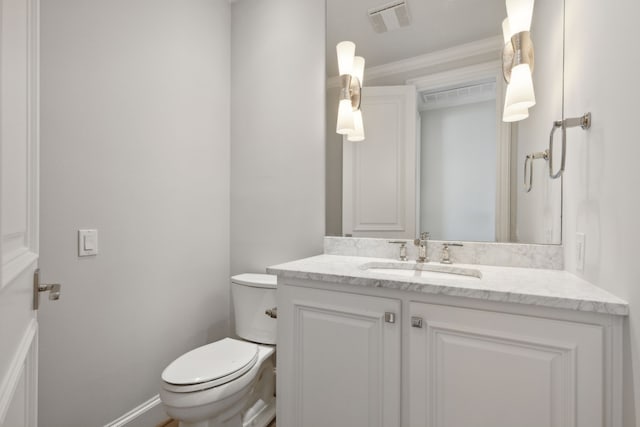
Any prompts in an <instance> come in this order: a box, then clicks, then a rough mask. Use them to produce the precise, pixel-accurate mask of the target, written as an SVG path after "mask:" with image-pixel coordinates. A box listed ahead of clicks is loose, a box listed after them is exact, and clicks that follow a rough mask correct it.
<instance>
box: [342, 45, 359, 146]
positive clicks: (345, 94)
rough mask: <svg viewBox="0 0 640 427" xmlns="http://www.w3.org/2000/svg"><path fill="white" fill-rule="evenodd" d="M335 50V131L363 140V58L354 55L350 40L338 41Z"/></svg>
mask: <svg viewBox="0 0 640 427" xmlns="http://www.w3.org/2000/svg"><path fill="white" fill-rule="evenodd" d="M336 51H337V53H338V69H339V72H340V84H341V89H340V104H339V105H338V122H337V125H336V132H337V133H339V134H341V135H346V136H347V140H348V141H363V140H364V124H363V122H362V111H360V92H361V90H362V81H363V78H364V58H363V57H361V56H354V54H355V51H356V45H355V44H354V43H353V42H350V41H344V42H340V43H338V45H337V46H336Z"/></svg>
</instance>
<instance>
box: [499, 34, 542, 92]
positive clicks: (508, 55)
mask: <svg viewBox="0 0 640 427" xmlns="http://www.w3.org/2000/svg"><path fill="white" fill-rule="evenodd" d="M520 64H528V65H529V69H530V70H531V73H533V68H534V65H535V55H534V49H533V41H532V40H531V33H530V32H529V31H521V32H519V33H517V34H514V35H513V36H511V42H510V43H505V45H504V48H503V49H502V75H503V76H504V81H505V82H507V83H510V82H511V70H512V69H513V68H514V67H516V66H517V65H520Z"/></svg>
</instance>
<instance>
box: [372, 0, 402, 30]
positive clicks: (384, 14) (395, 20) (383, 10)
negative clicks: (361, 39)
mask: <svg viewBox="0 0 640 427" xmlns="http://www.w3.org/2000/svg"><path fill="white" fill-rule="evenodd" d="M369 21H370V22H371V25H372V26H373V30H374V31H375V32H376V33H386V32H387V31H393V30H396V29H398V28H400V27H406V26H408V25H409V24H410V23H411V17H410V16H409V8H408V7H407V2H406V1H405V0H397V1H392V2H391V3H387V4H383V5H382V6H377V7H374V8H372V9H369Z"/></svg>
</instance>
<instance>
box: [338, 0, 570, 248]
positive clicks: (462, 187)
mask: <svg viewBox="0 0 640 427" xmlns="http://www.w3.org/2000/svg"><path fill="white" fill-rule="evenodd" d="M377 3H379V2H375V1H366V0H355V1H350V2H347V4H345V2H341V1H339V0H327V9H328V10H327V17H328V21H327V115H326V117H327V163H326V176H327V181H326V221H327V222H326V234H327V235H333V236H342V235H346V234H351V235H353V236H354V237H381V238H413V237H415V236H416V235H417V234H418V233H419V232H420V231H429V232H431V234H432V238H434V239H436V240H464V241H489V242H491V241H497V242H518V243H539V244H560V243H561V226H562V225H561V218H562V180H550V179H549V178H548V174H547V173H545V169H544V168H545V167H546V166H547V165H546V164H544V162H538V164H535V165H534V167H535V168H536V170H535V171H534V179H536V180H539V182H534V190H533V191H532V192H530V193H525V192H524V191H523V190H522V185H521V184H522V176H523V173H524V171H523V170H522V168H523V163H522V159H524V155H526V154H527V153H529V152H535V151H540V150H542V149H544V148H546V145H547V142H548V127H549V124H550V123H552V122H553V121H555V120H558V119H559V118H561V117H562V103H563V94H562V92H563V77H562V76H563V54H564V52H563V25H564V15H563V13H564V12H563V2H559V3H558V2H557V1H554V0H538V1H536V3H535V9H534V16H533V23H532V29H531V34H532V38H533V40H534V43H535V46H536V69H535V72H534V75H533V79H534V84H535V87H536V98H537V105H536V106H535V107H534V108H532V109H531V112H530V117H529V118H528V119H527V120H524V121H523V122H520V123H519V124H514V125H507V124H503V123H501V121H500V117H501V114H502V102H503V99H504V93H503V91H504V82H503V80H502V77H501V71H500V70H501V68H500V67H501V63H500V59H499V58H500V56H499V55H500V51H501V49H502V43H503V41H502V36H501V31H502V30H501V22H502V19H503V18H504V17H505V16H506V8H505V4H504V0H502V1H494V0H491V1H487V2H476V3H477V4H474V3H473V2H472V3H465V4H464V5H462V4H460V5H458V4H456V3H453V4H452V3H451V2H447V1H446V0H441V1H438V2H436V3H433V2H429V3H428V5H427V4H426V3H425V2H413V1H409V2H408V3H409V8H410V10H411V20H412V24H411V25H410V26H409V27H405V28H402V29H399V30H397V31H390V32H387V33H382V34H377V33H375V32H374V31H373V29H372V28H371V27H370V24H369V23H368V21H367V17H366V10H367V9H368V8H370V7H373V6H375V5H376V4H377ZM423 3H424V4H423ZM426 7H428V10H426V9H425V8H426ZM458 7H463V8H464V10H463V11H458V10H456V8H458ZM474 8H477V9H474ZM467 17H468V18H467ZM537 29H540V30H537ZM430 31H432V32H433V33H432V34H430V33H429V32H430ZM340 40H352V41H354V42H355V43H357V45H358V49H359V52H360V54H362V55H363V56H364V57H365V58H366V59H367V70H366V72H365V76H364V81H365V87H364V88H363V98H366V97H367V92H369V93H370V95H371V96H373V95H376V91H378V89H373V88H374V87H375V88H389V87H400V86H405V87H406V86H413V87H414V91H415V98H416V104H417V105H422V109H423V111H419V110H418V109H417V108H416V109H415V110H414V113H413V115H414V117H418V115H419V116H420V119H421V120H416V124H415V127H416V129H414V131H413V132H414V134H415V135H416V136H415V137H413V138H414V141H413V152H411V150H409V151H406V152H405V151H402V152H400V151H399V150H401V149H404V148H406V146H408V145H410V143H409V142H407V141H406V138H405V137H403V136H402V135H401V134H402V132H399V131H397V126H398V122H396V124H393V123H392V124H390V125H389V126H385V125H384V124H383V123H382V121H381V120H382V119H381V117H391V116H393V114H390V113H389V111H394V110H393V108H396V110H397V109H399V108H400V107H398V105H400V104H401V103H400V102H399V101H398V102H396V103H395V107H394V106H393V105H391V106H389V105H390V104H393V102H387V103H386V104H385V103H384V102H386V101H384V102H383V101H381V100H380V98H377V99H373V105H372V106H370V107H369V109H370V111H369V114H368V111H367V105H365V106H364V107H363V116H364V124H365V132H366V134H367V139H366V140H365V141H363V142H359V143H347V142H343V141H342V138H341V137H340V136H338V135H336V134H335V133H334V132H335V118H336V114H337V97H338V88H337V86H335V82H336V80H335V79H336V78H337V74H338V71H337V66H335V69H333V67H334V66H333V65H332V64H333V62H335V59H334V57H335V52H334V50H335V44H336V42H337V41H340ZM494 67H495V68H494ZM494 70H495V72H494ZM486 84H489V85H491V84H493V85H494V86H495V94H494V95H493V96H492V97H491V98H490V99H486V98H485V99H476V100H475V101H474V102H471V103H468V104H466V107H465V106H464V104H463V107H460V106H456V105H445V106H444V108H441V109H435V110H426V109H425V108H424V103H422V102H421V103H420V104H418V103H417V101H418V100H422V99H428V98H429V95H431V98H432V99H433V96H435V95H434V94H436V95H437V94H438V93H440V94H444V93H448V95H449V94H451V93H457V94H458V96H459V97H460V98H464V96H462V95H461V92H464V90H465V88H471V87H475V88H478V87H482V85H486ZM386 90H391V89H386ZM448 95H447V96H448ZM376 96H377V95H376ZM482 103H484V104H485V107H486V108H485V113H484V116H485V118H486V120H488V122H485V123H484V124H482V125H478V127H477V128H479V127H480V126H482V127H484V128H486V129H489V128H492V129H493V130H495V136H494V138H495V145H494V146H493V148H489V149H487V148H484V147H478V146H477V145H474V143H475V141H474V139H475V138H476V136H477V135H479V131H477V128H476V127H474V126H472V125H471V122H470V119H469V118H468V117H467V116H464V115H463V114H462V113H461V112H460V111H458V113H459V114H458V115H459V116H460V115H461V116H462V120H461V121H459V122H454V121H453V118H452V117H451V114H448V113H450V112H451V111H453V110H455V109H456V108H458V110H460V109H463V110H464V109H465V108H467V109H475V108H477V107H479V105H480V104H482ZM491 103H493V104H492V105H494V107H495V108H494V109H493V114H492V112H491V108H490V107H489V106H488V104H491ZM365 104H366V102H365ZM381 105H387V110H385V111H382V112H380V111H376V109H378V110H380V109H381ZM428 111H431V112H432V113H429V112H428ZM434 111H435V113H434ZM430 114H431V115H430ZM437 115H440V116H442V117H441V120H440V122H439V123H440V124H439V125H434V124H433V123H432V122H433V121H434V120H435V119H433V117H434V116H437ZM406 117H409V114H407V115H406ZM425 117H426V118H425ZM432 119H433V120H432ZM420 125H422V127H421V128H420V129H419V128H418V127H419V126H420ZM394 126H395V127H394ZM438 126H440V127H441V128H442V129H445V130H446V131H449V134H451V135H454V136H455V135H456V134H460V133H466V135H463V138H462V142H463V143H462V144H461V145H460V146H454V145H452V144H451V143H450V142H447V141H445V139H441V140H438V141H437V142H439V147H438V144H435V146H431V145H429V146H426V145H425V141H423V140H422V136H423V135H425V134H429V133H430V134H431V135H432V136H431V138H432V140H433V138H434V137H433V135H434V134H435V135H437V134H438V132H440V131H439V130H438V129H439V128H438ZM375 127H379V128H381V129H383V130H385V132H383V134H382V135H381V136H380V138H379V139H380V140H383V141H388V140H389V138H393V137H395V138H399V139H401V140H402V144H404V146H403V145H402V144H396V145H395V146H393V145H391V146H384V145H380V143H379V142H378V141H376V137H375V132H374V133H372V131H373V130H374V128H375ZM389 129H395V134H396V135H394V132H392V131H391V130H389ZM404 133H405V134H406V133H411V132H404ZM398 135H400V136H398ZM418 136H420V141H418ZM367 144H368V145H367ZM465 144H466V145H465ZM426 155H428V161H427V160H425V156H426ZM421 157H422V159H421V162H419V159H420V158H421ZM483 157H484V158H483ZM376 159H386V161H387V163H386V164H380V165H378V164H376V162H377V160H376ZM423 164H424V165H429V166H428V167H426V166H424V167H423ZM412 167H413V168H414V171H413V174H411V173H407V170H408V169H411V168H412ZM438 168H439V169H440V170H438ZM538 169H539V170H538ZM412 177H413V179H412ZM412 185H413V186H414V187H415V188H414V189H411V188H410V187H411V186H412ZM474 186H475V188H474ZM427 187H429V188H430V189H431V193H428V192H424V191H422V190H424V189H425V188H427ZM408 188H409V190H407V189H408ZM469 190H470V191H469ZM465 191H466V193H465ZM380 194H385V195H386V196H385V197H386V199H382V200H376V197H378V195H380ZM429 194H430V195H429ZM455 194H458V195H461V197H458V199H457V200H453V195H455ZM409 199H412V200H409ZM428 210H430V211H431V212H429V214H426V212H427V211H428ZM345 215H349V217H348V218H346V220H345V218H344V217H345ZM353 218H356V219H355V220H354V219H353ZM349 222H351V226H350V227H345V224H346V225H349ZM461 224H462V225H461ZM482 224H484V225H482Z"/></svg>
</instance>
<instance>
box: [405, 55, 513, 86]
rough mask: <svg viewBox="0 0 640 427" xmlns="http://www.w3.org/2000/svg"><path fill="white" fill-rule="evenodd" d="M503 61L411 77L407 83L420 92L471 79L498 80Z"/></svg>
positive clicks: (467, 81)
mask: <svg viewBox="0 0 640 427" xmlns="http://www.w3.org/2000/svg"><path fill="white" fill-rule="evenodd" d="M501 67H502V62H501V61H490V62H483V63H481V64H475V65H470V66H468V67H461V68H456V69H455V70H451V71H445V72H441V73H435V74H429V75H427V76H423V77H417V78H415V79H409V80H407V81H406V84H408V85H411V86H415V87H416V90H417V91H418V92H422V91H426V90H428V91H431V90H437V89H441V88H445V87H451V86H456V85H459V84H466V83H469V82H471V81H475V82H479V81H482V80H489V79H491V80H496V81H497V77H498V76H499V75H500V72H501V70H502V68H501Z"/></svg>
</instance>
